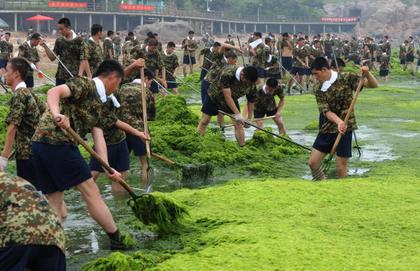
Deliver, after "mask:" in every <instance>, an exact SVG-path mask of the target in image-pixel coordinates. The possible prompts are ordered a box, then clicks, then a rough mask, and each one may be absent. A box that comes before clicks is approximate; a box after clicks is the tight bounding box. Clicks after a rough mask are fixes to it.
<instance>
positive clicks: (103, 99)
mask: <svg viewBox="0 0 420 271" xmlns="http://www.w3.org/2000/svg"><path fill="white" fill-rule="evenodd" d="M92 80H93V81H94V82H95V85H96V91H97V92H98V95H99V98H100V99H101V102H102V103H106V102H107V101H108V98H109V99H111V101H112V103H113V105H114V106H115V107H116V108H119V107H120V106H121V105H120V103H119V102H118V100H117V98H116V97H115V96H114V94H111V95H109V96H106V90H105V85H104V83H103V82H102V80H101V79H99V78H98V77H95V78H93V79H92Z"/></svg>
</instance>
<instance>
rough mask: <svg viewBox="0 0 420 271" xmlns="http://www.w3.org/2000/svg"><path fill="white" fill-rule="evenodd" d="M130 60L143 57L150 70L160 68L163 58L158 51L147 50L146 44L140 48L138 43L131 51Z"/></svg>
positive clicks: (153, 70)
mask: <svg viewBox="0 0 420 271" xmlns="http://www.w3.org/2000/svg"><path fill="white" fill-rule="evenodd" d="M130 54H131V61H134V60H137V59H139V58H144V61H145V64H146V68H148V69H150V70H151V71H152V72H155V71H156V70H159V71H160V70H162V68H163V60H162V56H161V54H160V53H159V52H149V51H148V50H147V46H146V47H145V48H141V46H140V45H137V46H136V47H134V48H133V49H132V50H131V52H130Z"/></svg>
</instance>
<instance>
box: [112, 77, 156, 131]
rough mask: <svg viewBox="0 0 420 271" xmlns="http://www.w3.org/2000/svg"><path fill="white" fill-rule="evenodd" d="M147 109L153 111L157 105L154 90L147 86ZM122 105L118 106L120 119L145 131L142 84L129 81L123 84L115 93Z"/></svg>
mask: <svg viewBox="0 0 420 271" xmlns="http://www.w3.org/2000/svg"><path fill="white" fill-rule="evenodd" d="M145 92H146V104H147V111H151V110H153V109H154V107H155V101H154V99H153V94H152V92H151V91H150V90H149V89H148V88H145ZM115 97H117V99H118V101H119V102H120V103H121V107H120V108H118V119H119V120H121V121H124V122H126V123H128V124H130V125H131V126H132V127H134V128H136V129H137V130H139V131H143V130H144V127H143V110H142V95H141V87H140V84H136V83H127V84H124V85H122V87H121V88H120V90H119V91H118V92H117V93H116V94H115Z"/></svg>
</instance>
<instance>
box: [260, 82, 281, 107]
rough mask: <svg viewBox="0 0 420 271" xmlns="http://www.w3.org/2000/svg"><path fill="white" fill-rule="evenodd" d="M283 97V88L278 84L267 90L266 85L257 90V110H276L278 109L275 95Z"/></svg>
mask: <svg viewBox="0 0 420 271" xmlns="http://www.w3.org/2000/svg"><path fill="white" fill-rule="evenodd" d="M276 96H277V97H279V98H283V97H284V93H283V88H282V87H281V86H278V87H277V88H276V89H274V90H272V91H268V90H267V91H265V90H264V87H262V88H260V89H259V90H258V91H257V94H256V99H255V110H256V111H262V112H265V111H274V110H276V109H277V104H276V100H275V97H276Z"/></svg>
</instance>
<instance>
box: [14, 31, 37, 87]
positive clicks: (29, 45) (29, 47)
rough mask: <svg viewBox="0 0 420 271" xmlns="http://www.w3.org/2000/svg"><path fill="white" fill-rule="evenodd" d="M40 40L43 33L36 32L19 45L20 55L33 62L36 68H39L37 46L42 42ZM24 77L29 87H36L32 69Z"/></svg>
mask: <svg viewBox="0 0 420 271" xmlns="http://www.w3.org/2000/svg"><path fill="white" fill-rule="evenodd" d="M40 42H42V41H41V35H40V34H39V33H34V34H32V36H31V38H30V39H29V40H28V41H26V42H24V43H22V44H21V45H19V54H18V56H19V57H23V58H25V59H26V60H27V61H29V62H30V63H33V64H34V65H35V67H36V68H38V62H39V60H40V59H39V55H38V50H37V49H36V47H37V46H38V45H39V44H40ZM24 79H25V84H26V86H27V87H28V88H33V87H34V75H33V71H32V69H31V71H29V72H28V75H27V77H26V78H24Z"/></svg>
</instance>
